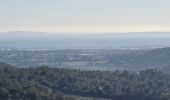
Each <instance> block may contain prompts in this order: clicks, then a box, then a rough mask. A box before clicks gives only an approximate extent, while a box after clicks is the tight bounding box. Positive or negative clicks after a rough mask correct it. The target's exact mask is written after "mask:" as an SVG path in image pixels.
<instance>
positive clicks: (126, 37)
mask: <svg viewBox="0 0 170 100" xmlns="http://www.w3.org/2000/svg"><path fill="white" fill-rule="evenodd" d="M169 45H170V32H131V33H113V34H104V33H103V34H98V35H97V34H92V35H89V34H88V35H85V34H83V35H82V34H77V35H76V34H75V35H73V34H72V35H61V34H60V35H57V34H50V33H44V32H24V31H16V32H6V33H0V48H106V47H107V48H132V47H134V48H139V47H160V46H161V47H162V46H163V47H166V46H169Z"/></svg>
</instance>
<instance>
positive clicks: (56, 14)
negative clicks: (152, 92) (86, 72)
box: [0, 0, 170, 33]
mask: <svg viewBox="0 0 170 100" xmlns="http://www.w3.org/2000/svg"><path fill="white" fill-rule="evenodd" d="M4 31H44V32H84V33H86V32H94V33H95V32H97V33H100V32H136V31H140V32H141V31H170V0H0V32H4Z"/></svg>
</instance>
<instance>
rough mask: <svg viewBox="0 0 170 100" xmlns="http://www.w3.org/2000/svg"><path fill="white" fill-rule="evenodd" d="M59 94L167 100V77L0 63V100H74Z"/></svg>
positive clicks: (116, 99)
mask: <svg viewBox="0 0 170 100" xmlns="http://www.w3.org/2000/svg"><path fill="white" fill-rule="evenodd" d="M59 91H60V92H59ZM63 94H67V95H77V96H85V97H97V98H106V99H107V98H108V99H113V100H169V97H170V76H169V75H166V74H164V73H162V72H160V71H155V70H146V71H141V72H139V73H129V72H127V71H123V72H120V71H115V72H109V71H80V70H74V69H59V68H49V67H48V66H44V67H39V68H16V67H11V66H10V65H6V64H0V100H71V99H73V100H74V99H76V98H70V97H68V96H66V95H63Z"/></svg>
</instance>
